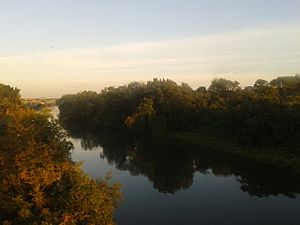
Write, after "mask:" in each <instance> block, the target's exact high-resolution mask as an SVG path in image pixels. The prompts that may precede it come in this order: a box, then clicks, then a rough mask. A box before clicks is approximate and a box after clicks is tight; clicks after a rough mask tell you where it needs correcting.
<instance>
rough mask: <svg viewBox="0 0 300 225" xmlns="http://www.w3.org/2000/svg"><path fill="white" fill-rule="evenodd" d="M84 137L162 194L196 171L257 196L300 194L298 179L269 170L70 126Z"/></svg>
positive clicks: (88, 145) (186, 182)
mask: <svg viewBox="0 0 300 225" xmlns="http://www.w3.org/2000/svg"><path fill="white" fill-rule="evenodd" d="M69 132H70V133H71V135H72V136H73V137H76V138H80V139H81V145H82V148H84V149H85V150H87V151H88V150H91V149H93V148H95V147H98V146H102V148H103V152H102V153H100V157H101V158H105V159H107V161H108V162H109V163H110V164H112V165H115V167H116V168H118V169H119V170H124V171H129V172H130V174H131V175H133V176H137V175H143V176H145V177H147V178H148V179H149V180H150V181H151V182H152V184H153V187H154V188H155V189H157V190H158V191H159V192H162V193H175V192H176V191H179V190H182V189H187V188H189V187H190V186H191V185H192V184H193V177H194V174H195V172H199V173H200V174H213V175H215V176H234V177H235V179H236V181H237V182H238V183H239V185H240V189H241V190H242V191H243V192H247V193H248V194H249V195H254V196H258V197H268V196H271V195H273V196H277V195H279V194H282V195H285V196H288V197H290V198H295V197H297V195H299V193H300V182H299V179H294V178H292V177H288V176H286V175H281V174H278V172H277V173H274V172H270V171H266V170H264V169H261V168H255V167H253V166H249V165H244V164H243V163H240V162H236V161H233V160H228V159H224V158H220V157H215V156H212V155H209V154H208V153H207V152H206V153H203V152H202V151H200V150H199V149H198V150H197V149H188V148H186V147H182V146H176V145H172V144H168V143H164V142H158V141H153V140H142V139H139V140H133V139H131V138H130V137H126V136H120V135H116V134H112V133H110V134H107V133H101V134H100V133H99V132H98V133H97V132H90V131H89V132H87V131H86V130H85V129H76V130H75V129H69Z"/></svg>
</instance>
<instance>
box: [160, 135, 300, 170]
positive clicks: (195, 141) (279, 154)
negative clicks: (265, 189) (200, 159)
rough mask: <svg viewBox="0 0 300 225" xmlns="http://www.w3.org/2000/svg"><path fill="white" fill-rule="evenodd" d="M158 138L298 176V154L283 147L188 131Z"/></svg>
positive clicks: (299, 167) (299, 158) (299, 157)
mask: <svg viewBox="0 0 300 225" xmlns="http://www.w3.org/2000/svg"><path fill="white" fill-rule="evenodd" d="M158 138H159V139H163V140H165V141H168V142H171V143H175V144H180V145H184V146H188V147H192V148H197V150H201V151H205V152H208V153H210V154H213V155H219V156H223V157H227V158H231V159H235V160H239V161H241V160H242V161H245V163H248V164H253V165H256V166H260V167H264V168H267V169H270V170H276V171H280V172H283V173H289V174H293V175H296V176H300V155H297V154H295V153H294V152H291V151H287V150H286V149H283V148H270V149H266V148H250V147H247V146H242V145H239V144H237V143H233V142H229V141H226V140H223V139H220V138H217V137H213V136H211V135H207V134H200V133H190V132H177V133H175V132H173V133H168V134H165V135H163V136H160V137H158Z"/></svg>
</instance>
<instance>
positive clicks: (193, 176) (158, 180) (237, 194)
mask: <svg viewBox="0 0 300 225" xmlns="http://www.w3.org/2000/svg"><path fill="white" fill-rule="evenodd" d="M56 113H57V109H56V110H55V111H54V114H56ZM75 133H76V134H75V135H74V136H76V137H77V138H71V139H70V140H71V141H72V142H73V144H74V147H75V149H74V151H73V153H72V159H73V160H74V161H83V169H84V171H85V172H86V173H88V174H89V175H90V176H91V177H93V178H103V177H104V176H105V175H106V174H107V173H108V172H109V173H112V182H118V183H120V184H121V185H122V193H123V201H122V202H121V205H120V206H119V207H118V208H117V210H116V213H115V219H116V222H117V224H118V225H135V224H136V225H169V224H175V225H177V224H178V225H196V224H197V225H199V224H204V225H219V224H220V225H223V224H224V225H248V224H251V225H260V224H266V225H273V224H278V225H299V224H300V180H299V179H296V178H290V177H287V176H286V175H280V174H274V173H271V172H268V171H264V170H262V169H259V168H255V167H253V166H252V167H251V166H247V165H243V163H241V162H234V161H229V160H228V159H222V158H219V157H213V156H211V155H208V154H207V153H203V151H202V150H201V149H194V150H192V149H188V148H185V147H179V146H174V145H170V144H167V143H159V142H153V141H132V140H127V139H126V138H124V137H120V136H115V135H101V134H95V133H94V134H88V133H85V132H84V131H76V132H75Z"/></svg>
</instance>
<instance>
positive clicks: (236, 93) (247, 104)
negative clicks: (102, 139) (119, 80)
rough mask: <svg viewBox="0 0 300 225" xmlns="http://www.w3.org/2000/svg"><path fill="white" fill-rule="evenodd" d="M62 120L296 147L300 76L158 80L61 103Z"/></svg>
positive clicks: (71, 97)
mask: <svg viewBox="0 0 300 225" xmlns="http://www.w3.org/2000/svg"><path fill="white" fill-rule="evenodd" d="M57 103H58V106H59V109H60V119H61V121H62V123H63V124H64V125H65V126H69V125H70V124H72V126H74V124H76V125H78V126H81V127H82V126H86V127H93V128H95V129H98V130H99V129H112V128H113V129H118V130H123V131H130V132H136V133H139V134H140V133H148V134H154V135H161V134H164V133H167V132H169V131H172V132H174V131H175V132H182V131H192V132H198V133H199V132H205V133H210V134H213V135H216V136H219V137H222V138H224V137H226V138H229V139H231V140H234V141H236V142H239V143H241V144H245V145H248V146H270V145H272V146H278V145H280V144H284V143H288V142H289V143H292V142H293V141H294V140H295V139H297V135H298V134H299V130H300V76H299V75H295V76H290V77H278V78H276V79H274V80H272V81H270V82H268V81H265V80H261V79H259V80H257V81H256V82H255V84H254V85H253V86H248V87H245V88H243V89H242V88H241V87H240V86H239V83H238V82H237V81H230V80H226V79H222V78H221V79H215V80H213V81H212V82H211V85H210V86H209V87H208V88H205V87H199V88H198V89H196V90H193V89H192V88H191V87H190V86H189V85H187V84H185V83H183V84H181V85H178V84H176V83H175V82H173V81H171V80H164V79H162V80H158V79H154V80H153V81H149V82H147V83H141V82H133V83H130V84H128V85H124V86H120V87H109V88H106V89H104V90H102V91H101V92H100V93H96V92H90V91H85V92H81V93H78V94H75V95H65V96H63V97H62V98H61V99H59V100H58V101H57Z"/></svg>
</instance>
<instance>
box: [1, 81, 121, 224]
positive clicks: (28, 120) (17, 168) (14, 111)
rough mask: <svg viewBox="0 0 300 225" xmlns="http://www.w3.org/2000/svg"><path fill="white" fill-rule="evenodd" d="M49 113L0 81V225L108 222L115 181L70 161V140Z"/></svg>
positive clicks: (116, 192)
mask: <svg viewBox="0 0 300 225" xmlns="http://www.w3.org/2000/svg"><path fill="white" fill-rule="evenodd" d="M67 138H68V137H67V135H66V132H65V131H64V130H63V129H62V128H61V127H60V126H59V125H58V122H57V121H56V120H54V119H53V118H52V117H51V116H50V115H48V114H47V113H45V112H41V111H35V110H32V109H30V108H28V107H26V106H25V105H24V104H22V102H21V98H20V94H19V90H18V89H17V88H12V87H10V86H8V85H4V84H0V212H1V213H0V223H1V224H6V225H8V224H32V225H35V224H36V225H37V224H43V225H48V224H49V225H50V224H61V225H63V224H64V225H67V224H68V225H69V224H70V225H71V224H105V225H107V224H113V212H114V209H115V208H116V207H117V204H118V202H119V200H120V189H119V186H118V185H109V184H108V183H107V182H106V181H105V180H104V179H103V180H101V181H99V182H96V181H95V180H93V179H91V178H89V177H88V176H87V175H85V174H84V173H83V172H82V170H81V168H80V165H79V164H76V163H74V162H72V161H71V157H70V154H71V150H72V149H73V146H72V144H71V143H70V142H69V141H68V140H67Z"/></svg>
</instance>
